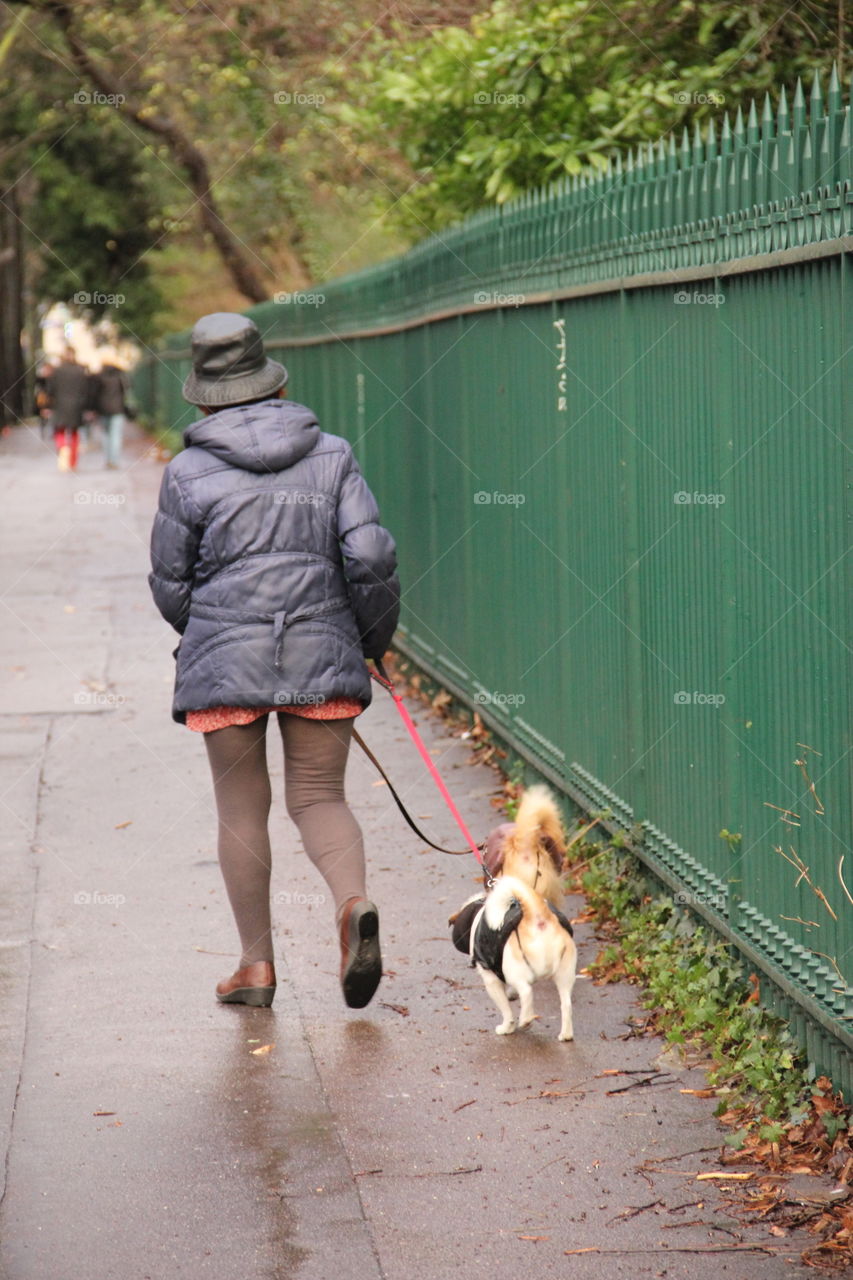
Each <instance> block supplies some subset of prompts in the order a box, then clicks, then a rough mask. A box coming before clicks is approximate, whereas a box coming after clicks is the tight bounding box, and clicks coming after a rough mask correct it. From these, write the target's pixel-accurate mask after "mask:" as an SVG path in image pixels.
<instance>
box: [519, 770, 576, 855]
mask: <svg viewBox="0 0 853 1280" xmlns="http://www.w3.org/2000/svg"><path fill="white" fill-rule="evenodd" d="M515 840H516V845H517V847H518V848H519V849H521V850H524V852H525V853H527V852H532V851H533V850H534V849H535V848H536V847H537V846H538V845H540V844H542V845H544V846H545V848H546V849H547V850H548V854H549V856H550V858H551V861H552V862H553V863H554V869H555V870H556V871H562V869H563V858H564V857H565V855H566V838H565V836H564V835H563V824H562V822H561V821H560V811H559V809H558V808H557V804H556V801H555V800H554V797H553V796H552V795H551V792H550V791H549V790H548V788H547V787H543V786H536V787H528V789H527V791H525V793H524V795H523V796H522V798H521V804H520V805H519V806H518V815H517V817H516V819H515Z"/></svg>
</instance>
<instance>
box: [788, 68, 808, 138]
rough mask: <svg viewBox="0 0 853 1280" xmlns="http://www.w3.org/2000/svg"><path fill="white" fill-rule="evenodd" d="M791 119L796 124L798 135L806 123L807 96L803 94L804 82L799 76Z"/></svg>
mask: <svg viewBox="0 0 853 1280" xmlns="http://www.w3.org/2000/svg"><path fill="white" fill-rule="evenodd" d="M791 118H792V120H793V124H794V133H796V132H797V130H798V129H802V127H803V125H804V124H805V123H806V95H805V94H804V93H803V82H802V80H801V79H800V77H799V76H797V87H796V89H795V90H794V102H793V105H792V108H791Z"/></svg>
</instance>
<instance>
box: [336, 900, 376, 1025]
mask: <svg viewBox="0 0 853 1280" xmlns="http://www.w3.org/2000/svg"><path fill="white" fill-rule="evenodd" d="M381 977H382V956H381V955H380V952H379V912H378V911H377V910H376V907H375V906H374V905H373V903H372V902H368V901H367V899H366V898H354V899H353V901H352V902H349V903H347V905H346V907H345V908H344V914H343V916H342V918H341V987H342V988H343V993H344V1000H345V1001H346V1002H347V1004H348V1005H349V1007H350V1008H351V1009H363V1008H364V1006H365V1005H366V1004H369V1003H370V1001H371V1000H372V999H373V996H374V993H375V991H376V988H377V987H378V986H379V982H380V979H381Z"/></svg>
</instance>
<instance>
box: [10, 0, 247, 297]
mask: <svg viewBox="0 0 853 1280" xmlns="http://www.w3.org/2000/svg"><path fill="white" fill-rule="evenodd" d="M23 2H24V3H29V0H23ZM33 7H35V6H33ZM38 7H39V9H40V10H41V11H42V12H45V13H48V14H50V15H51V16H52V17H53V18H54V19H55V21H56V23H57V25H58V26H59V28H60V30H61V31H62V34H63V36H64V38H65V43H66V45H67V47H68V51H69V53H70V54H71V58H72V60H73V62H74V66H75V68H76V70H77V71H78V72H79V74H80V75H81V76H82V77H83V78H84V79H86V80H88V81H89V82H90V83H91V84H93V85H94V86H95V88H96V89H97V90H98V91H99V92H101V93H103V94H105V95H107V96H109V97H113V98H114V99H115V103H116V109H117V110H118V111H120V112H121V113H122V115H124V116H126V117H127V119H129V120H132V121H133V123H134V124H136V125H138V126H139V128H141V129H146V130H147V131H148V132H149V133H153V134H155V135H156V136H157V137H158V138H161V139H162V140H163V141H164V142H165V143H166V145H167V146H168V147H169V150H170V151H171V153H172V155H173V156H174V157H175V159H176V160H177V161H178V163H179V164H180V165H181V167H182V169H183V170H184V172H185V173H186V176H187V179H188V183H189V186H190V189H191V190H192V192H193V195H194V196H195V198H196V201H197V202H198V207H199V211H200V214H201V221H202V224H203V226H204V228H205V230H206V231H208V232H209V234H210V236H211V239H212V240H213V242H214V244H215V245H216V248H217V249H218V251H219V254H220V257H221V258H222V261H223V263H224V264H225V266H226V267H227V268H228V271H229V273H230V275H231V278H232V280H233V281H234V283H235V285H236V286H237V288H238V289H239V290H240V292H241V293H242V294H244V296H245V297H247V298H248V299H249V300H250V301H251V302H265V301H266V300H267V299H268V298H269V296H270V291H269V289H268V288H266V287H265V286H264V284H263V283H262V282H261V277H260V275H259V273H258V272H257V270H256V269H255V266H254V264H253V263H252V262H251V260H250V258H249V254H248V252H247V251H246V249H245V248H244V247H243V245H242V244H241V243H240V241H239V240H238V239H237V237H236V236H235V235H234V233H233V232H232V231H231V229H230V228H229V227H228V226H227V224H226V223H225V221H224V219H223V218H222V215H221V214H220V212H219V209H218V207H217V203H216V201H215V199H214V196H213V191H212V189H211V181H210V170H209V169H208V165H207V160H206V159H205V157H204V155H203V154H202V152H201V151H200V150H199V148H198V147H197V146H196V145H195V144H194V143H193V142H191V141H190V139H189V138H188V137H187V135H186V134H185V133H184V131H183V129H182V128H181V127H180V125H178V124H177V123H176V122H175V121H174V120H173V119H171V118H170V117H169V116H164V115H160V114H158V113H157V112H155V111H152V110H151V109H150V108H149V107H148V106H147V104H146V103H145V102H142V101H139V100H138V99H135V98H134V97H133V96H132V95H131V94H129V93H127V92H126V91H125V86H124V85H123V84H122V81H121V80H120V79H118V78H116V77H114V76H113V75H112V74H111V72H109V71H107V70H106V69H105V68H104V67H103V66H102V65H101V64H100V63H98V62H97V61H96V60H95V59H94V58H93V57H92V56H91V54H90V53H89V51H88V49H87V48H86V46H85V44H84V43H83V41H82V39H81V37H80V36H79V34H78V32H77V29H76V26H75V23H74V15H73V13H72V10H71V6H70V5H69V4H66V3H64V0H45V3H44V5H42V6H38Z"/></svg>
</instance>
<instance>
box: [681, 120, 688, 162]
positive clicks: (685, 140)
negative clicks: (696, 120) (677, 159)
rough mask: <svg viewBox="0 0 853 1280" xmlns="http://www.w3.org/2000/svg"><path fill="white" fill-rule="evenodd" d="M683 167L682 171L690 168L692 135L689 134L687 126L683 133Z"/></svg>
mask: <svg viewBox="0 0 853 1280" xmlns="http://www.w3.org/2000/svg"><path fill="white" fill-rule="evenodd" d="M681 167H682V169H689V168H690V135H689V134H688V132H687V125H685V126H684V128H683V129H682V131H681Z"/></svg>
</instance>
